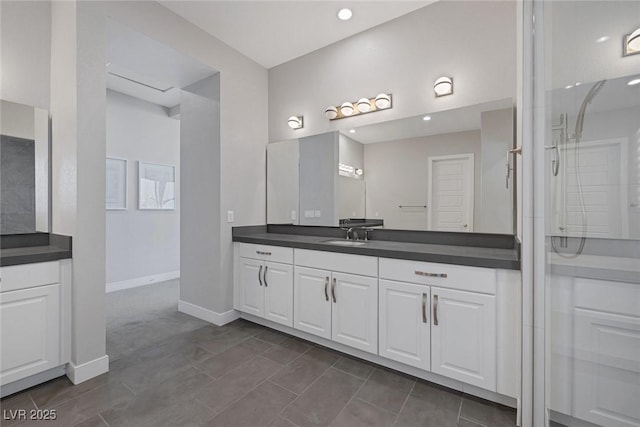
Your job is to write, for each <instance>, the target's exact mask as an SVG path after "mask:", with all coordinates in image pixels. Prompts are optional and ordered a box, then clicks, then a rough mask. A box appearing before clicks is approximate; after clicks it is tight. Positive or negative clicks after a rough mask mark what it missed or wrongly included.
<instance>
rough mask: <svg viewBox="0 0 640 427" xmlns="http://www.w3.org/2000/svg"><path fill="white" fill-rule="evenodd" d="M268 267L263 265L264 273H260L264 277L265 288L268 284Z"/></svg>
mask: <svg viewBox="0 0 640 427" xmlns="http://www.w3.org/2000/svg"><path fill="white" fill-rule="evenodd" d="M268 268H269V266H268V265H265V266H264V274H263V275H262V278H263V279H264V287H265V288H266V287H267V286H269V284H268V283H267V269H268Z"/></svg>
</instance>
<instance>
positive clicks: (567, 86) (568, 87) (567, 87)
mask: <svg viewBox="0 0 640 427" xmlns="http://www.w3.org/2000/svg"><path fill="white" fill-rule="evenodd" d="M572 87H573V85H566V86H565V87H564V88H565V89H571V88H572Z"/></svg>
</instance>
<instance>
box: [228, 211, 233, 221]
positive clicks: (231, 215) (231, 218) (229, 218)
mask: <svg viewBox="0 0 640 427" xmlns="http://www.w3.org/2000/svg"><path fill="white" fill-rule="evenodd" d="M233 221H234V218H233V211H227V222H233Z"/></svg>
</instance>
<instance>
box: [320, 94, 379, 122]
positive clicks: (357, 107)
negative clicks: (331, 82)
mask: <svg viewBox="0 0 640 427" xmlns="http://www.w3.org/2000/svg"><path fill="white" fill-rule="evenodd" d="M388 108H391V95H390V94H386V93H381V94H379V95H378V96H376V97H375V98H360V99H359V100H358V101H357V102H349V101H347V102H343V103H342V105H340V107H334V106H333V105H330V106H328V107H327V108H326V109H325V110H324V115H325V116H326V117H327V119H329V120H338V119H344V118H345V117H352V116H357V115H360V114H366V113H373V112H374V111H379V110H386V109H388Z"/></svg>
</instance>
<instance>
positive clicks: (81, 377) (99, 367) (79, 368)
mask: <svg viewBox="0 0 640 427" xmlns="http://www.w3.org/2000/svg"><path fill="white" fill-rule="evenodd" d="M106 372H109V356H107V355H106V354H105V355H104V356H102V357H98V358H97V359H94V360H91V361H89V362H86V363H82V364H80V365H76V364H74V363H73V362H69V364H68V365H67V377H69V379H70V380H71V382H72V383H74V384H80V383H82V382H85V381H87V380H90V379H91V378H94V377H97V376H98V375H102V374H104V373H106Z"/></svg>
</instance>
